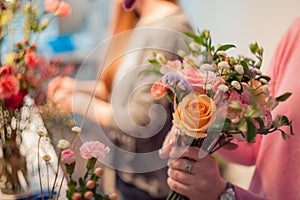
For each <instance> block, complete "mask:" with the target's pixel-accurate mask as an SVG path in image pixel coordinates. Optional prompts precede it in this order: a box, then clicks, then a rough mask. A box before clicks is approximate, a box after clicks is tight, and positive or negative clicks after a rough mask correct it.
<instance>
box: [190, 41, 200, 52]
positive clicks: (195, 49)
mask: <svg viewBox="0 0 300 200" xmlns="http://www.w3.org/2000/svg"><path fill="white" fill-rule="evenodd" d="M189 46H190V48H191V49H192V50H193V51H200V45H199V44H197V43H196V42H191V43H190V45H189Z"/></svg>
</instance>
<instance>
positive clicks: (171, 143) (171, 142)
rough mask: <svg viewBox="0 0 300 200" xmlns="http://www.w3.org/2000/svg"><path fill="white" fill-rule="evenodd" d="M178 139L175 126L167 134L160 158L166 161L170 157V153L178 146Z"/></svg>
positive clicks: (160, 151)
mask: <svg viewBox="0 0 300 200" xmlns="http://www.w3.org/2000/svg"><path fill="white" fill-rule="evenodd" d="M176 138H177V133H176V129H175V127H174V126H173V127H172V129H171V130H170V131H169V133H168V134H167V136H166V138H165V140H164V142H163V145H162V147H161V149H160V150H159V156H160V158H163V159H165V158H168V157H169V153H170V151H171V150H172V148H173V147H175V146H176V141H177V139H176Z"/></svg>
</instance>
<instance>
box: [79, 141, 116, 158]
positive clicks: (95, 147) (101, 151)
mask: <svg viewBox="0 0 300 200" xmlns="http://www.w3.org/2000/svg"><path fill="white" fill-rule="evenodd" d="M79 150H80V155H81V156H82V157H83V158H85V159H90V158H96V159H102V158H104V157H105V154H107V153H108V152H109V151H110V149H109V148H108V147H106V146H105V145H104V144H103V143H101V142H99V141H90V142H86V143H83V144H82V146H81V147H80V148H79Z"/></svg>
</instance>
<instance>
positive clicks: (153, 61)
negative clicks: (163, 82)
mask: <svg viewBox="0 0 300 200" xmlns="http://www.w3.org/2000/svg"><path fill="white" fill-rule="evenodd" d="M148 61H149V63H150V64H151V65H153V66H154V67H155V68H160V67H161V64H159V62H158V61H157V60H155V59H152V60H148Z"/></svg>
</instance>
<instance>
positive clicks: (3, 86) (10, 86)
mask: <svg viewBox="0 0 300 200" xmlns="http://www.w3.org/2000/svg"><path fill="white" fill-rule="evenodd" d="M19 89H20V86H19V80H18V79H17V77H16V76H15V75H12V74H7V75H3V76H1V78H0V98H1V99H6V98H9V97H11V96H12V95H14V94H17V93H18V92H19Z"/></svg>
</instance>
